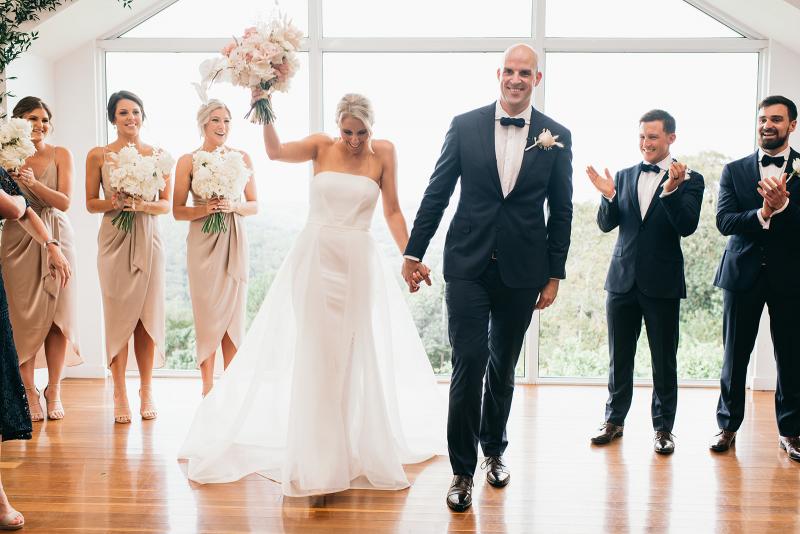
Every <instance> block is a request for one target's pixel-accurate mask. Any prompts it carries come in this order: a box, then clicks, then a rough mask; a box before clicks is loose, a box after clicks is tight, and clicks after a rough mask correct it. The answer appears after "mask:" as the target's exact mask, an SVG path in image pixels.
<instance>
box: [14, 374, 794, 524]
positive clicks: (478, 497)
mask: <svg viewBox="0 0 800 534" xmlns="http://www.w3.org/2000/svg"><path fill="white" fill-rule="evenodd" d="M442 387H443V388H445V387H446V385H443V386H442ZM154 390H155V396H156V401H157V403H158V407H159V412H160V413H159V417H158V419H157V420H155V421H142V420H141V419H139V418H138V415H137V414H138V406H139V405H138V396H137V393H136V392H137V381H136V380H130V381H129V386H128V391H129V397H130V400H131V408H132V409H133V410H134V414H135V415H137V417H135V418H134V419H133V423H132V424H130V425H115V424H114V423H113V417H112V407H111V396H112V390H111V385H110V382H106V381H103V380H77V379H71V380H65V381H64V386H63V393H62V396H63V400H64V404H65V408H66V410H67V417H66V419H64V420H63V421H47V422H44V423H36V424H35V427H34V428H35V430H34V439H33V440H32V441H29V442H21V441H16V442H7V443H5V444H4V445H3V447H2V459H1V460H2V461H1V462H0V469H1V471H0V472H1V473H2V478H3V483H4V485H5V486H6V490H7V492H8V494H9V497H10V499H11V501H12V503H13V504H14V505H15V506H16V507H17V508H18V509H19V510H20V511H22V512H23V513H24V514H25V517H26V527H25V530H24V531H23V532H187V533H190V532H259V533H261V532H264V533H267V532H303V533H306V532H308V533H314V532H320V533H322V532H325V533H327V532H334V533H347V532H410V533H418V532H432V533H439V532H525V533H528V532H558V533H561V532H614V533H618V532H619V533H625V532H681V533H683V532H687V533H699V532H747V533H751V532H780V533H787V532H800V464H798V463H794V462H791V461H790V460H789V459H788V458H787V457H786V454H785V453H784V452H783V451H782V450H781V449H780V448H779V447H778V434H777V428H776V425H775V415H774V396H773V394H772V393H768V392H752V393H748V405H747V416H746V419H745V422H744V424H743V426H742V428H741V430H740V433H739V437H738V439H737V442H736V446H735V448H734V449H733V450H731V451H729V452H728V453H724V454H713V453H711V452H709V450H708V449H707V443H708V441H709V439H710V438H711V436H712V435H713V433H714V432H715V429H716V424H715V421H714V409H715V406H716V398H717V390H716V389H714V388H683V389H681V391H680V394H679V404H678V416H677V422H676V427H675V430H674V431H675V434H676V436H677V437H676V452H675V454H674V455H672V456H669V457H663V456H658V455H656V454H655V453H653V452H652V430H651V426H650V419H649V410H650V398H649V397H650V389H649V388H647V387H637V388H635V392H634V402H633V408H632V409H631V413H630V414H629V416H628V421H627V425H626V428H625V436H624V437H623V438H621V439H619V440H617V441H615V442H614V443H613V444H611V445H609V446H606V447H593V446H590V444H589V440H588V437H589V435H590V433H591V432H592V431H593V430H594V429H595V428H596V427H598V426H599V424H600V423H602V418H603V404H604V402H605V397H606V391H605V388H604V387H598V386H556V385H539V386H518V387H517V390H516V394H515V399H514V405H513V408H512V411H511V419H510V422H509V427H508V435H509V441H510V445H509V447H508V450H507V452H506V459H507V461H508V464H509V466H510V468H511V470H512V475H513V476H512V481H511V483H510V484H509V486H508V487H506V488H505V489H502V490H498V489H495V488H492V487H490V486H488V485H487V484H486V482H485V480H484V478H483V477H482V476H481V473H480V472H478V473H476V479H475V480H476V485H475V492H474V503H473V506H472V509H471V510H470V511H469V512H467V513H464V514H454V513H451V512H449V510H448V509H447V508H446V506H445V504H444V496H445V492H446V491H447V488H448V485H449V482H450V476H451V475H450V467H449V463H448V461H447V458H446V457H445V456H439V457H436V458H434V459H432V460H429V461H428V462H426V463H423V464H419V465H411V466H408V467H407V472H408V474H409V478H410V479H411V480H412V482H413V485H412V487H411V488H410V489H407V490H404V491H395V492H385V491H365V490H353V491H347V492H343V493H338V494H335V495H329V496H326V497H318V498H288V497H283V496H282V495H281V493H280V488H279V486H278V485H277V484H275V483H274V482H271V481H269V480H267V479H265V478H262V477H261V476H258V475H251V476H249V477H247V478H245V479H244V480H241V481H239V482H235V483H231V484H223V485H205V486H201V485H198V484H195V483H193V482H190V481H189V480H187V478H186V467H185V463H182V462H179V461H178V460H177V459H176V457H175V454H176V451H177V449H178V447H179V446H180V444H181V442H182V439H183V436H184V435H185V433H186V431H187V429H188V427H189V424H190V422H191V417H192V414H193V412H194V409H195V407H196V405H197V404H198V402H199V397H200V394H199V392H200V381H199V379H184V378H160V379H156V380H155V384H154ZM264 410H265V411H268V410H269V407H268V406H265V407H264Z"/></svg>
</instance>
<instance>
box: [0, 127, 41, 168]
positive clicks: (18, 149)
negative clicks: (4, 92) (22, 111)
mask: <svg viewBox="0 0 800 534" xmlns="http://www.w3.org/2000/svg"><path fill="white" fill-rule="evenodd" d="M35 153H36V147H35V146H34V145H33V142H31V123H30V122H28V121H26V120H25V119H11V120H9V121H5V122H0V167H3V168H4V169H5V170H7V171H9V172H11V171H14V170H17V169H18V168H20V167H21V166H22V165H24V164H25V160H26V159H28V158H29V157H31V156H33V155H34V154H35Z"/></svg>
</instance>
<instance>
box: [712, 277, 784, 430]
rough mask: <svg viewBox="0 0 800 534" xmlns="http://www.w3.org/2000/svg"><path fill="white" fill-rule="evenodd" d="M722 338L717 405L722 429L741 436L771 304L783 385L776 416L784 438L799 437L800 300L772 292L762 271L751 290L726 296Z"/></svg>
mask: <svg viewBox="0 0 800 534" xmlns="http://www.w3.org/2000/svg"><path fill="white" fill-rule="evenodd" d="M722 299H723V314H724V315H723V321H722V337H723V343H724V345H725V351H724V357H723V362H722V375H721V376H720V380H719V382H720V395H719V402H718V403H717V424H718V425H719V427H720V428H722V429H725V430H730V431H733V432H735V431H737V430H738V429H739V426H741V424H742V420H743V419H744V405H745V386H746V379H747V364H748V363H749V362H750V354H751V353H752V352H753V346H754V345H755V342H756V336H757V335H758V325H759V321H760V320H761V312H762V311H763V309H764V305H765V304H766V305H767V310H768V311H769V319H770V333H771V334H772V344H773V346H774V348H775V362H776V364H777V367H778V381H777V385H776V387H775V415H776V417H777V419H778V431H779V432H780V434H781V436H789V437H790V436H798V435H800V319H799V317H800V316H799V315H798V309H800V296H797V295H789V294H786V291H785V290H783V289H781V288H772V287H770V284H769V283H768V282H767V279H766V276H765V274H764V272H763V270H762V272H761V275H760V276H759V277H758V281H757V282H756V284H755V286H754V287H753V288H752V289H750V290H748V291H728V290H727V289H724V290H723V292H722Z"/></svg>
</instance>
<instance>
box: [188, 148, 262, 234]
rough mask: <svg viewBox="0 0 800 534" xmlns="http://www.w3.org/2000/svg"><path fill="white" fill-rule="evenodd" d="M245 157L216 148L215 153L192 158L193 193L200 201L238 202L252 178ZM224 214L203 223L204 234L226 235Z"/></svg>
mask: <svg viewBox="0 0 800 534" xmlns="http://www.w3.org/2000/svg"><path fill="white" fill-rule="evenodd" d="M251 172H252V171H251V170H250V168H249V167H248V166H247V164H246V163H245V161H244V156H243V155H242V153H241V152H238V151H236V150H223V148H222V147H219V148H217V149H216V150H215V151H214V152H206V151H203V150H200V151H197V152H195V154H194V156H192V191H194V192H195V194H196V195H197V196H199V197H200V198H204V199H206V200H210V199H212V198H239V197H240V196H241V195H242V191H244V186H245V185H247V180H248V178H250V174H251ZM227 231H228V225H227V224H225V214H224V213H212V214H211V215H209V216H208V217H206V221H205V222H204V223H203V232H204V233H206V234H218V233H220V232H227Z"/></svg>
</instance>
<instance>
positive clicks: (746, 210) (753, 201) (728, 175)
mask: <svg viewBox="0 0 800 534" xmlns="http://www.w3.org/2000/svg"><path fill="white" fill-rule="evenodd" d="M797 158H800V154H798V152H797V151H796V150H790V152H789V163H788V165H787V166H786V171H787V172H789V173H791V171H792V161H794V160H796V159H797ZM759 165H760V163H759V161H758V152H754V153H753V154H750V155H749V156H747V157H745V158H742V159H739V160H736V161H732V162H731V163H728V164H727V165H725V167H724V168H723V169H722V176H721V177H720V180H719V200H718V201H717V228H718V229H719V231H720V232H721V233H722V235H727V236H730V238H729V239H728V244H727V245H726V246H725V251H724V252H723V253H722V260H721V261H720V263H719V268H718V269H717V275H716V277H715V278H714V285H715V286H717V287H720V288H722V289H727V290H729V291H747V290H749V289H751V288H752V287H753V286H754V285H755V283H756V281H757V279H758V277H759V274H760V273H761V266H762V265H764V266H765V274H766V276H767V280H768V282H769V284H770V286H771V287H773V288H775V289H778V290H780V291H782V292H786V293H788V294H791V295H800V277H798V273H800V184H798V182H800V176H793V177H792V178H790V179H789V181H788V182H787V183H786V189H787V191H789V193H790V195H789V205H788V206H787V207H786V209H785V210H784V211H782V212H781V213H779V214H777V215H775V216H773V217H772V219H771V221H770V223H769V224H770V227H769V230H764V229H763V228H761V223H760V222H759V220H758V216H757V212H758V210H760V209H761V206H762V205H763V200H764V199H763V198H762V197H761V195H759V194H758V191H757V190H756V187H757V185H758V181H759V180H760V179H761V174H760V171H759V167H758V166H759Z"/></svg>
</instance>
